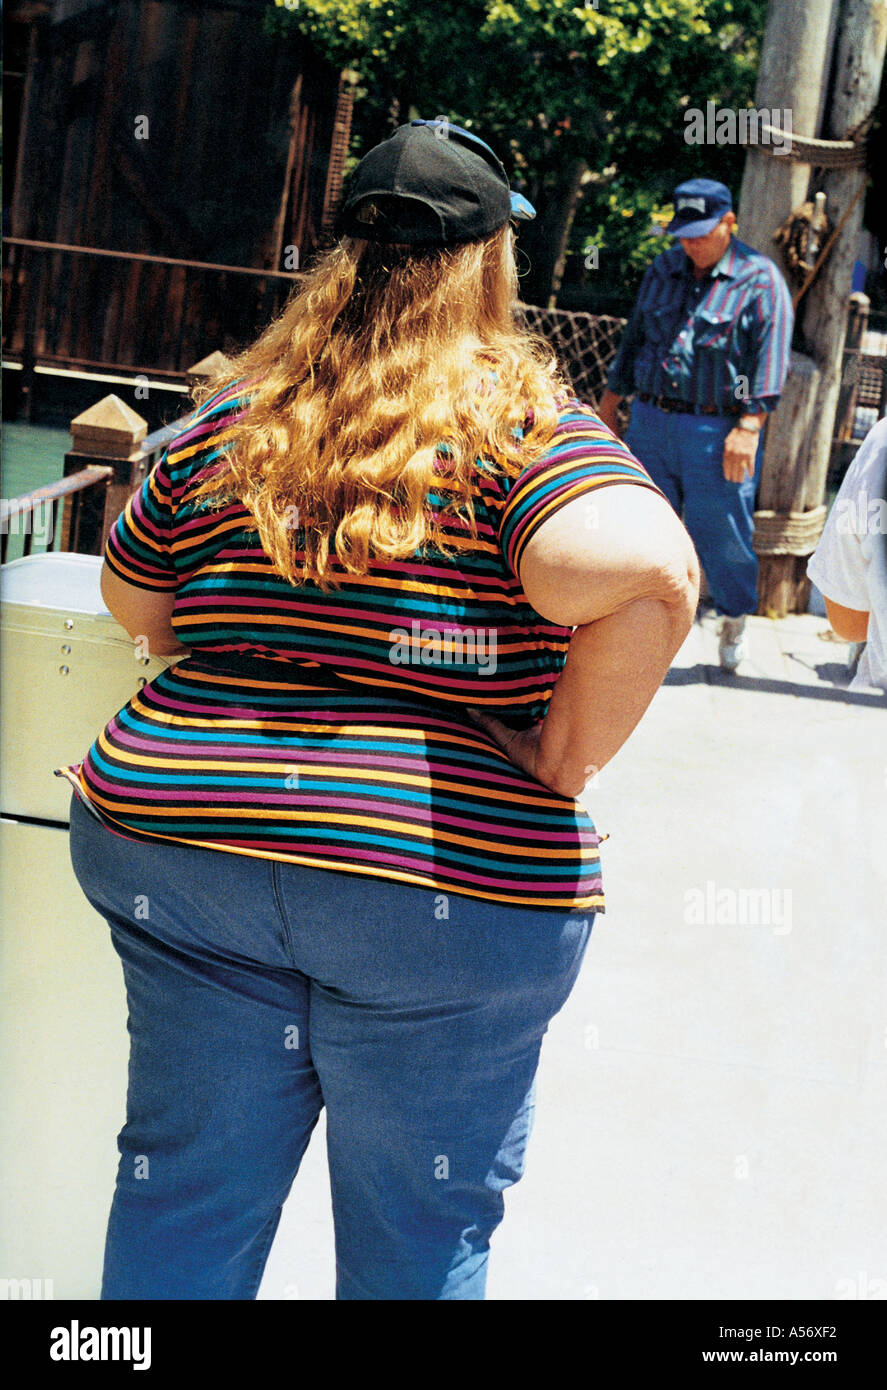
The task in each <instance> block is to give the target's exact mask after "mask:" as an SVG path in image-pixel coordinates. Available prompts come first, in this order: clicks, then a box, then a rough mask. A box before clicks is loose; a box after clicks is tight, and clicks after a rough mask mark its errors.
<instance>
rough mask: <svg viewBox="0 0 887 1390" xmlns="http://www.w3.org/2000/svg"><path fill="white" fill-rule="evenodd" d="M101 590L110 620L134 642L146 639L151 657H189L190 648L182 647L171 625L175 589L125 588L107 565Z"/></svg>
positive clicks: (134, 586) (126, 585) (103, 571)
mask: <svg viewBox="0 0 887 1390" xmlns="http://www.w3.org/2000/svg"><path fill="white" fill-rule="evenodd" d="M100 587H101V591H102V598H103V599H104V600H105V603H106V604H107V606H108V612H109V613H110V614H111V616H112V617H113V618H116V619H117V621H118V623H119V624H120V626H121V627H122V628H125V629H126V631H127V632H128V633H129V635H130V637H132V638H133V640H134V641H135V640H137V639H138V638H140V637H141V638H143V639H145V640H146V641H147V646H148V652H149V653H150V654H151V655H152V656H187V655H188V653H189V648H187V647H183V646H182V644H181V642H180V641H179V639H178V637H177V636H176V634H175V632H174V631H173V627H172V622H171V619H172V610H173V604H174V603H175V601H176V593H175V589H143V588H141V587H140V586H139V585H137V584H127V582H126V580H125V579H121V578H120V576H119V575H117V574H115V573H114V571H113V570H112V569H111V568H110V567H109V565H108V564H107V563H105V564H104V565H102V573H101V579H100Z"/></svg>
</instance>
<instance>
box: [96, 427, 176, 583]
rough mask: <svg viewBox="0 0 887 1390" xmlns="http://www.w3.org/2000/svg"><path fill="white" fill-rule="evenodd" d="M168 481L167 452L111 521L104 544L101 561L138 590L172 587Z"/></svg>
mask: <svg viewBox="0 0 887 1390" xmlns="http://www.w3.org/2000/svg"><path fill="white" fill-rule="evenodd" d="M174 513H175V508H174V503H173V489H172V481H171V479H170V476H169V472H168V464H167V454H166V452H165V451H164V453H163V454H162V455H161V457H160V460H159V462H158V463H157V464H155V466H154V468H153V469H152V470H151V472H150V473H149V474H148V477H147V478H146V479H145V481H144V482H143V483H142V485H141V487H140V488H139V489H138V491H137V492H135V493H133V495H132V497H131V498H130V499H129V501H128V502H127V504H126V508H125V509H124V511H122V512H121V514H120V516H119V517H118V518H117V520H116V521H115V523H114V525H113V526H112V528H111V532H110V535H109V536H108V543H107V545H106V546H105V563H106V564H107V566H108V568H109V569H111V570H113V571H114V573H115V574H116V575H118V576H119V578H120V579H124V580H126V583H127V584H134V585H135V586H136V587H137V588H139V589H175V588H176V587H177V585H178V583H179V576H178V574H177V573H176V569H175V566H174V564H173V555H172V528H173V521H174Z"/></svg>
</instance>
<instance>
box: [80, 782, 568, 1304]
mask: <svg viewBox="0 0 887 1390" xmlns="http://www.w3.org/2000/svg"><path fill="white" fill-rule="evenodd" d="M71 857H72V862H73V865H74V870H75V873H76V875H77V878H78V881H79V883H80V885H81V887H82V889H83V891H84V893H85V894H86V896H87V898H88V899H89V901H90V902H91V903H92V905H93V906H94V907H95V909H96V910H97V911H98V912H99V913H100V914H101V915H102V916H103V917H104V918H105V919H106V920H107V922H108V923H109V925H110V928H111V935H112V939H113V942H114V946H115V948H116V950H117V951H118V953H119V955H120V958H121V961H122V962H123V973H124V977H125V981H126V989H127V996H128V1004H129V1031H130V1037H131V1049H130V1070H129V1095H128V1101H127V1115H126V1124H125V1126H124V1128H123V1130H122V1131H121V1133H120V1135H119V1139H118V1147H119V1149H120V1153H121V1158H120V1165H119V1170H118V1176H117V1186H116V1191H115V1195H114V1201H113V1205H112V1209H111V1216H110V1221H109V1224H108V1234H107V1243H106V1249H105V1268H104V1281H103V1285H102V1297H103V1298H106V1299H250V1298H254V1297H255V1295H256V1291H257V1289H258V1287H259V1283H260V1280H261V1278H262V1271H263V1269H264V1266H265V1262H266V1259H267V1256H268V1252H269V1250H270V1247H271V1242H272V1240H273V1238H274V1233H275V1231H276V1229H277V1224H278V1220H279V1217H280V1210H281V1206H282V1204H283V1202H284V1200H285V1198H286V1196H287V1193H288V1192H289V1189H290V1186H291V1184H292V1181H293V1179H294V1177H295V1175H296V1173H297V1171H298V1168H299V1163H300V1161H301V1158H302V1155H303V1153H304V1152H305V1149H306V1147H307V1144H308V1140H309V1137H310V1135H311V1131H312V1129H313V1128H314V1126H315V1124H316V1122H317V1118H318V1115H319V1113H320V1109H321V1107H322V1106H324V1105H325V1106H326V1109H327V1132H328V1139H327V1146H328V1159H329V1168H330V1178H331V1185H332V1199H333V1216H334V1224H335V1239H336V1269H337V1282H336V1297H337V1298H339V1299H482V1298H483V1297H484V1287H485V1281H486V1266H487V1259H488V1246H489V1239H490V1236H491V1234H492V1232H493V1230H494V1229H495V1227H496V1226H497V1225H498V1224H499V1222H500V1221H501V1219H502V1215H503V1209H504V1203H503V1197H502V1193H503V1190H504V1189H505V1188H506V1187H509V1186H510V1185H511V1184H513V1183H515V1182H517V1180H518V1179H519V1178H520V1176H521V1174H522V1172H523V1166H524V1156H525V1151H526V1146H527V1139H528V1137H529V1133H530V1128H531V1124H532V1117H533V1105H534V1078H535V1074H536V1069H537V1064H538V1060H539V1050H540V1046H541V1042H542V1037H543V1034H544V1033H545V1031H546V1028H547V1026H548V1023H549V1020H550V1019H551V1018H552V1016H553V1015H554V1014H555V1013H557V1011H558V1010H559V1009H560V1008H561V1007H562V1005H563V1004H564V1002H565V1001H566V999H567V996H568V995H569V992H570V990H571V988H572V986H573V983H574V981H575V979H576V976H577V974H578V971H579V967H580V965H581V962H582V957H583V955H584V952H585V948H586V945H587V942H588V938H589V935H590V932H591V927H592V923H593V918H594V914H593V913H583V912H573V913H568V912H564V911H560V910H552V911H545V910H541V911H537V910H535V909H528V908H519V907H511V906H503V905H501V904H495V903H487V902H482V901H475V900H474V899H471V898H466V897H463V896H460V895H456V894H443V893H438V892H436V891H435V890H434V889H426V888H420V887H415V886H413V885H410V884H404V883H389V882H385V881H383V880H380V879H370V878H366V877H363V876H361V875H357V874H350V873H339V872H336V871H333V870H326V869H312V868H307V867H302V866H301V865H297V864H284V863H280V862H276V861H273V860H269V859H260V858H253V857H251V856H246V855H239V854H232V853H228V852H224V851H218V850H208V849H199V848H195V847H191V846H188V845H176V844H168V845H164V844H150V843H146V842H138V841H134V840H128V839H125V838H124V837H122V836H120V835H116V834H114V833H113V832H112V831H110V830H108V829H107V827H106V826H105V825H104V824H103V823H102V822H101V821H100V820H98V819H97V818H96V817H95V816H93V815H92V814H91V813H90V811H88V810H87V809H86V808H85V807H84V806H83V804H82V803H81V802H80V800H79V798H78V797H77V795H76V793H74V794H73V795H72V801H71Z"/></svg>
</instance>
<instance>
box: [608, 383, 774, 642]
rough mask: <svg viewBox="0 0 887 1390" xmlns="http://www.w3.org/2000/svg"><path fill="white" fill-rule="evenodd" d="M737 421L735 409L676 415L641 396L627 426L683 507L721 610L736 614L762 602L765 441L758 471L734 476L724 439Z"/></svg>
mask: <svg viewBox="0 0 887 1390" xmlns="http://www.w3.org/2000/svg"><path fill="white" fill-rule="evenodd" d="M735 425H736V417H735V416H725V415H676V414H671V413H670V412H668V411H665V410H660V409H659V408H658V407H657V406H653V405H650V404H649V403H645V402H644V401H639V400H637V399H635V400H634V401H633V402H632V406H631V420H630V422H629V426H628V429H627V430H626V433H625V442H626V444H627V445H628V447H629V449H631V452H632V453H633V454H635V455H636V456H637V458H639V459H640V461H641V463H642V464H643V465H644V467H645V468H646V470H647V472H648V473H649V474H650V477H651V478H652V479H653V481H654V483H655V484H656V486H657V487H660V488H661V489H662V491H663V492H664V493H665V495H666V497H667V498H668V500H669V502H670V503H671V505H672V506H673V507H674V509H675V511H676V512H677V514H678V516H681V514H682V513H683V518H684V525H685V526H686V528H687V530H688V531H689V532H690V536H691V537H692V540H693V544H694V545H695V546H696V550H697V552H698V555H699V560H700V563H701V565H702V568H703V569H704V570H705V577H706V580H707V581H708V589H709V593H710V594H711V596H712V599H713V600H714V605H715V609H716V611H717V612H718V613H719V614H726V616H727V617H730V618H738V617H741V616H742V614H743V613H754V611H755V609H756V608H757V606H758V557H757V555H756V554H755V551H754V547H753V546H752V536H753V535H754V510H755V486H756V479H757V477H758V476H759V473H760V466H761V451H762V448H763V439H759V440H758V452H757V456H756V458H755V473H754V477H752V478H748V477H747V478H746V479H745V481H744V482H742V483H731V482H728V481H727V479H726V478H725V477H724V468H723V458H724V441H725V440H726V438H727V435H728V434H729V433H730V431H731V430H732V429H733V428H734V426H735Z"/></svg>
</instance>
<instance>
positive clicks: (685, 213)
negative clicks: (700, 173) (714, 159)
mask: <svg viewBox="0 0 887 1390" xmlns="http://www.w3.org/2000/svg"><path fill="white" fill-rule="evenodd" d="M732 211H733V199H732V198H731V197H730V190H729V188H727V187H726V185H725V184H723V183H716V182H715V180H714V179H688V180H687V182H686V183H681V184H679V185H678V187H677V188H676V189H675V191H674V217H673V218H672V219H671V221H670V222H669V224H668V226H667V227H666V229H665V230H666V231H667V232H668V233H670V235H671V236H676V237H696V236H707V235H708V233H709V232H711V231H714V229H715V227H716V226H717V225H718V223H719V222H720V220H721V218H722V217H723V216H724V213H725V212H732Z"/></svg>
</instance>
